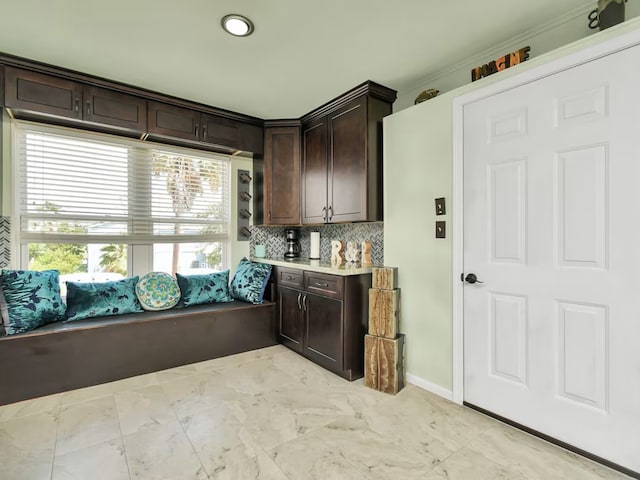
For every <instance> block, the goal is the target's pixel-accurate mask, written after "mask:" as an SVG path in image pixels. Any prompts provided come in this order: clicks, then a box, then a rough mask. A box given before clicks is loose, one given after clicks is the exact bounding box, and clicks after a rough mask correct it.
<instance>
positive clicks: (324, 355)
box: [303, 293, 344, 371]
mask: <svg viewBox="0 0 640 480" xmlns="http://www.w3.org/2000/svg"><path fill="white" fill-rule="evenodd" d="M303 310H304V312H305V324H306V325H305V326H306V338H305V350H304V354H305V355H307V356H308V357H309V358H311V359H312V360H313V361H314V362H316V363H318V364H320V365H322V366H324V367H326V368H328V369H331V370H337V371H341V370H342V368H343V363H344V362H343V358H344V355H343V345H344V337H343V316H342V302H341V301H340V300H333V299H331V298H326V297H321V296H319V295H314V294H311V293H306V294H305V296H304V298H303Z"/></svg>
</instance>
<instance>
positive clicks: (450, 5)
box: [0, 0, 596, 119]
mask: <svg viewBox="0 0 640 480" xmlns="http://www.w3.org/2000/svg"><path fill="white" fill-rule="evenodd" d="M595 3H596V1H595V0H562V1H558V0H535V1H534V0H527V1H524V0H520V1H515V2H514V1H513V0H487V1H478V0H458V1H445V0H440V1H436V0H396V1H395V2H391V1H389V0H318V1H313V2H312V1H310V0H107V1H105V0H55V1H52V0H1V3H0V11H1V12H2V25H1V27H0V51H1V52H4V53H9V54H13V55H18V56H22V57H27V58H30V59H33V60H38V61H42V62H46V63H50V64H54V65H58V66H62V67H66V68H70V69H73V70H78V71H81V72H85V73H89V74H93V75H98V76H101V77H105V78H108V79H111V80H117V81H120V82H124V83H128V84H131V85H135V86H138V87H143V88H147V89H151V90H155V91H158V92H162V93H166V94H170V95H174V96H177V97H181V98H185V99H189V100H193V101H197V102H201V103H205V104H208V105H213V106H216V107H220V108H225V109H229V110H234V111H237V112H241V113H245V114H248V115H254V116H257V117H261V118H270V119H275V118H292V117H299V116H301V115H302V114H304V113H307V112H308V111H310V110H312V109H313V108H315V107H317V106H319V105H321V104H323V103H325V102H326V101H328V100H330V99H332V98H334V97H336V96H338V95H340V94H341V93H343V92H344V91H346V90H349V89H350V88H352V87H354V86H356V85H357V84H359V83H362V82H363V81H365V80H373V81H376V82H378V83H382V84H383V85H386V86H389V87H391V88H394V89H396V90H399V91H405V90H409V89H411V88H413V87H416V86H417V84H419V83H420V80H421V79H423V78H425V77H427V76H429V75H432V74H434V73H435V72H438V71H439V70H442V69H444V68H446V67H447V66H448V65H450V64H454V63H457V62H458V61H460V60H462V59H465V58H467V57H469V56H470V55H472V54H473V53H475V52H481V51H483V50H485V49H487V48H489V47H491V46H492V45H496V44H498V43H501V42H503V41H505V40H507V39H509V38H511V37H514V36H516V35H517V34H519V33H522V32H523V31H526V30H528V29H532V28H535V27H537V26H540V25H544V24H545V23H546V22H549V21H551V20H553V19H554V18H555V17H557V16H559V15H562V14H564V13H566V12H568V11H570V10H573V9H575V8H579V7H581V6H585V5H589V4H593V5H595ZM228 13H239V14H243V15H246V16H248V17H249V18H251V19H252V20H253V22H254V23H255V26H256V30H255V32H254V34H253V35H252V36H250V37H246V38H236V37H232V36H230V35H228V34H226V33H225V32H224V31H223V30H222V28H221V27H220V19H221V17H222V16H224V15H225V14H228Z"/></svg>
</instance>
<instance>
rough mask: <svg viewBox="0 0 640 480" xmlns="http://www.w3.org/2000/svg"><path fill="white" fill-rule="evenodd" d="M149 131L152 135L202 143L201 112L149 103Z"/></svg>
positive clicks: (164, 104)
mask: <svg viewBox="0 0 640 480" xmlns="http://www.w3.org/2000/svg"><path fill="white" fill-rule="evenodd" d="M148 130H149V133H150V134H158V135H162V136H166V137H173V138H182V139H185V140H191V141H200V140H201V139H202V135H201V131H200V112H197V111H195V110H191V109H189V108H182V107H176V106H175V105H168V104H166V103H160V102H149V128H148Z"/></svg>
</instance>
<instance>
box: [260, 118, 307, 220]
mask: <svg viewBox="0 0 640 480" xmlns="http://www.w3.org/2000/svg"><path fill="white" fill-rule="evenodd" d="M264 202H265V204H264V216H265V218H264V223H265V224H266V225H297V224H300V125H299V124H298V125H297V126H296V125H294V126H284V127H270V126H266V127H265V130H264Z"/></svg>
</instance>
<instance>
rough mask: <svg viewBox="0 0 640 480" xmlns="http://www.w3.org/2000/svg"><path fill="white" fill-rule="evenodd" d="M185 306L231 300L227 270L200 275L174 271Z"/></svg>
mask: <svg viewBox="0 0 640 480" xmlns="http://www.w3.org/2000/svg"><path fill="white" fill-rule="evenodd" d="M176 278H177V279H178V285H179V286H180V291H181V292H182V303H183V304H184V306H185V307H188V306H190V305H200V304H202V303H223V302H231V301H233V298H231V295H230V294H229V270H225V271H224V272H216V273H208V274H201V275H180V274H179V273H176Z"/></svg>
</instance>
